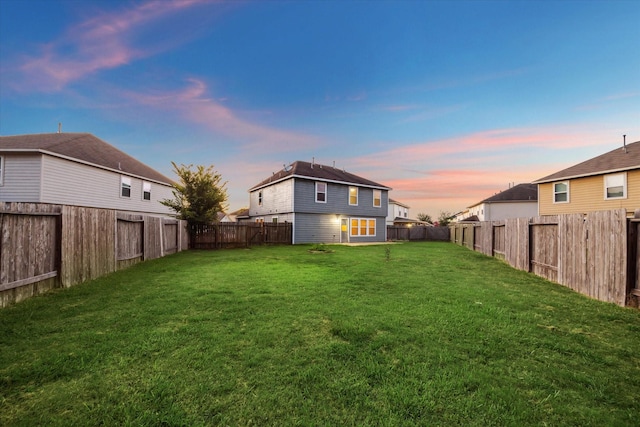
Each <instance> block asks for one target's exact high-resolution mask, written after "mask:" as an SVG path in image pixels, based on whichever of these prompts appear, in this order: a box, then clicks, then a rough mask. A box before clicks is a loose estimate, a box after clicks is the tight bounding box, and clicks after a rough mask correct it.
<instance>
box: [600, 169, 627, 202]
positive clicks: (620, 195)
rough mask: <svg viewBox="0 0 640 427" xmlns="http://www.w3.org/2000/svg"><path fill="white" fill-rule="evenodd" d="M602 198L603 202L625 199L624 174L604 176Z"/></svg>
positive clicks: (625, 177) (625, 180)
mask: <svg viewBox="0 0 640 427" xmlns="http://www.w3.org/2000/svg"><path fill="white" fill-rule="evenodd" d="M604 198H605V200H609V199H626V198H627V174H626V173H617V174H613V175H605V176H604Z"/></svg>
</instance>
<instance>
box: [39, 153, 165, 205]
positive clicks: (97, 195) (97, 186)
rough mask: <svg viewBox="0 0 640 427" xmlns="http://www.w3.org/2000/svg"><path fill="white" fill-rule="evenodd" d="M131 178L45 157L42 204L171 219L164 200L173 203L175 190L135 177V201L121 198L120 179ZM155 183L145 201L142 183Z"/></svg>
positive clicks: (133, 182) (133, 196)
mask: <svg viewBox="0 0 640 427" xmlns="http://www.w3.org/2000/svg"><path fill="white" fill-rule="evenodd" d="M121 176H127V175H123V174H119V173H116V172H111V171H108V170H104V169H99V168H95V167H92V166H89V165H85V164H82V163H77V162H73V161H69V160H65V159H60V158H57V157H53V156H46V155H45V156H43V157H42V202H43V203H55V204H63V205H73V206H91V207H96V208H106V209H119V210H125V211H133V212H147V213H155V214H161V215H171V214H174V212H173V211H172V210H171V209H169V208H168V207H166V206H164V205H162V204H161V203H160V200H163V199H173V193H172V191H171V187H170V186H168V185H162V184H158V183H156V182H151V181H146V180H144V179H141V178H137V177H131V176H129V178H130V179H131V197H128V198H126V197H120V177H121ZM143 181H145V182H150V183H151V200H143V198H142V183H143Z"/></svg>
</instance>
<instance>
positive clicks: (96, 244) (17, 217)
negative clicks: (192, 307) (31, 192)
mask: <svg viewBox="0 0 640 427" xmlns="http://www.w3.org/2000/svg"><path fill="white" fill-rule="evenodd" d="M187 246H188V233H187V230H186V223H185V222H184V221H177V220H173V219H169V218H159V217H152V216H147V215H135V214H129V213H122V212H117V211H114V210H109V209H94V208H83V207H76V206H61V205H45V204H33V203H0V307H5V306H7V305H9V304H12V303H15V302H19V301H21V300H24V299H26V298H28V297H30V296H33V295H37V294H40V293H43V292H45V291H47V290H50V289H53V288H59V287H70V286H74V285H76V284H79V283H82V282H84V281H87V280H92V279H95V278H98V277H100V276H103V275H105V274H108V273H111V272H114V271H116V270H120V269H123V268H127V267H129V266H131V265H133V264H135V263H138V262H141V261H143V260H147V259H154V258H159V257H161V256H164V255H167V254H170V253H174V252H177V251H180V250H183V249H186V248H187Z"/></svg>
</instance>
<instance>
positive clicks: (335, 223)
mask: <svg viewBox="0 0 640 427" xmlns="http://www.w3.org/2000/svg"><path fill="white" fill-rule="evenodd" d="M293 235H294V242H293V243H294V244H299V243H340V221H339V220H337V219H336V215H334V214H314V213H296V216H295V222H294V230H293Z"/></svg>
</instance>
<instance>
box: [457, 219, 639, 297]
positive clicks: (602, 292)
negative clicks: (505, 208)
mask: <svg viewBox="0 0 640 427" xmlns="http://www.w3.org/2000/svg"><path fill="white" fill-rule="evenodd" d="M639 223H640V220H638V222H631V221H629V220H628V219H627V217H626V211H625V210H624V209H619V210H613V211H602V212H592V213H589V214H587V215H582V214H570V215H552V216H544V217H535V218H516V219H507V220H504V221H493V222H491V221H486V222H474V223H457V224H453V225H451V241H452V242H454V243H456V244H459V245H464V246H466V247H468V248H470V249H472V250H475V251H478V252H482V253H483V254H486V255H489V256H495V257H499V258H501V259H503V260H504V261H506V262H507V263H508V264H510V265H511V266H513V267H515V268H517V269H520V270H525V271H530V272H533V273H534V274H536V275H538V276H541V277H544V278H546V279H549V280H551V281H554V282H557V283H560V284H561V285H564V286H567V287H569V288H571V289H573V290H575V291H577V292H580V293H582V294H585V295H588V296H590V297H593V298H596V299H599V300H601V301H607V302H613V303H615V304H618V305H625V304H626V303H627V300H628V298H629V296H630V295H631V294H634V293H635V292H636V291H634V288H638V284H637V281H638V280H637V277H638V275H639V274H640V270H639V269H640V265H638V262H637V245H638V238H637V237H635V240H634V241H633V242H632V243H630V244H628V242H629V241H631V239H630V236H631V234H632V233H630V232H629V230H630V229H631V228H633V229H635V230H636V231H635V234H634V236H637V231H638V230H637V225H636V224H639ZM628 224H632V225H633V227H632V226H631V225H629V226H628ZM638 295H640V292H638Z"/></svg>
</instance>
